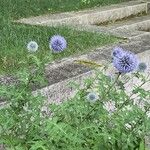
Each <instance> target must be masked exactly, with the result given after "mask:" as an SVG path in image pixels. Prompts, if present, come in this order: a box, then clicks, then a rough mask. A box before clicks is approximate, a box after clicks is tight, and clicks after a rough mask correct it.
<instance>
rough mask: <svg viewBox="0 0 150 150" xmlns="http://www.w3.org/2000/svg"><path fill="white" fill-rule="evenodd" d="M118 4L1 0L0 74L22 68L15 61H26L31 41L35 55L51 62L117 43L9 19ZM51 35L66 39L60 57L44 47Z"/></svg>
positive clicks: (76, 0)
mask: <svg viewBox="0 0 150 150" xmlns="http://www.w3.org/2000/svg"><path fill="white" fill-rule="evenodd" d="M121 1H123V0H106V1H104V0H92V1H90V3H83V2H81V0H32V1H31V0H1V1H0V20H1V23H0V31H1V35H0V41H1V42H0V64H1V65H0V73H10V72H14V71H16V70H17V69H19V67H24V66H20V65H19V62H20V61H22V60H26V56H27V50H26V45H27V43H28V42H29V41H31V40H34V41H36V42H38V44H39V50H38V52H37V53H36V54H35V55H37V57H38V58H40V59H41V60H43V61H44V57H45V55H49V57H50V59H51V60H55V59H61V58H63V57H67V56H70V55H72V54H75V53H84V52H86V51H87V50H89V49H90V48H92V47H98V46H103V45H106V44H110V43H113V42H116V41H117V40H118V38H116V37H113V36H109V35H103V34H99V33H97V34H96V33H90V32H85V31H82V32H81V31H76V30H73V29H69V28H67V27H57V28H56V27H39V26H30V25H20V24H14V23H12V20H14V19H19V18H22V17H28V16H36V15H40V14H44V13H48V12H50V13H54V12H62V11H71V10H79V9H84V8H89V7H94V6H99V5H106V4H111V3H117V2H121ZM54 34H60V35H62V36H64V37H65V38H66V39H67V42H68V48H67V49H66V50H65V51H64V52H62V53H61V54H52V53H51V52H50V49H49V47H48V39H49V37H51V36H52V35H54Z"/></svg>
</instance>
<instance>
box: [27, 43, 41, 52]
mask: <svg viewBox="0 0 150 150" xmlns="http://www.w3.org/2000/svg"><path fill="white" fill-rule="evenodd" d="M38 47H39V46H38V44H37V43H36V42H35V41H30V42H29V43H28V44H27V49H28V51H29V52H36V51H37V50H38Z"/></svg>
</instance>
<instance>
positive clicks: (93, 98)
mask: <svg viewBox="0 0 150 150" xmlns="http://www.w3.org/2000/svg"><path fill="white" fill-rule="evenodd" d="M86 98H87V100H88V101H89V102H95V101H97V100H98V99H99V96H98V94H97V93H94V92H91V93H89V94H88V95H87V97H86Z"/></svg>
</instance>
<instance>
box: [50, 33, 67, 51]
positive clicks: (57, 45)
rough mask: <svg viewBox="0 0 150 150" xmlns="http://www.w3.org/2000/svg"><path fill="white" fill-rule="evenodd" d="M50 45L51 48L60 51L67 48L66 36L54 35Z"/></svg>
mask: <svg viewBox="0 0 150 150" xmlns="http://www.w3.org/2000/svg"><path fill="white" fill-rule="evenodd" d="M49 47H50V49H52V51H53V52H55V53H59V52H62V51H63V50H64V49H66V47H67V42H66V40H65V38H64V37H62V36H60V35H54V36H53V37H52V38H51V39H50V43H49Z"/></svg>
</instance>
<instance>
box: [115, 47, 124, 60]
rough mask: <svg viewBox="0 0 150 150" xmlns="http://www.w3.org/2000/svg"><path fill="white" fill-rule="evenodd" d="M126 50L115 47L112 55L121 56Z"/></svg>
mask: <svg viewBox="0 0 150 150" xmlns="http://www.w3.org/2000/svg"><path fill="white" fill-rule="evenodd" d="M123 53H124V50H123V49H122V48H121V47H115V48H114V49H113V52H112V57H116V58H121V57H122V55H123Z"/></svg>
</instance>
